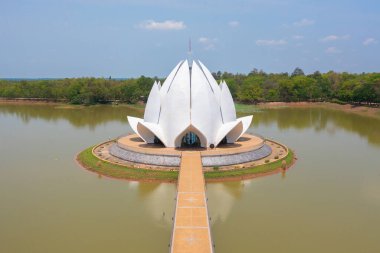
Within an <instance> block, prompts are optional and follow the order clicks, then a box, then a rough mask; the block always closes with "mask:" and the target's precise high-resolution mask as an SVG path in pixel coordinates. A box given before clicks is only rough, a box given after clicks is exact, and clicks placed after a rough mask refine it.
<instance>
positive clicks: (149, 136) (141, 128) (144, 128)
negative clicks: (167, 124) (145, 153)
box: [137, 122, 165, 145]
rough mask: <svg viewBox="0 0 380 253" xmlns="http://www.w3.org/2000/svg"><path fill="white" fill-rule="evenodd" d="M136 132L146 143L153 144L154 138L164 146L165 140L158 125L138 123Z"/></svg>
mask: <svg viewBox="0 0 380 253" xmlns="http://www.w3.org/2000/svg"><path fill="white" fill-rule="evenodd" d="M137 131H138V132H139V135H140V136H142V139H143V140H144V141H145V142H146V143H154V140H155V137H157V138H158V139H160V140H161V142H162V143H163V144H164V145H165V138H164V136H163V134H162V131H161V128H160V126H159V125H157V124H154V123H149V122H139V123H138V124H137Z"/></svg>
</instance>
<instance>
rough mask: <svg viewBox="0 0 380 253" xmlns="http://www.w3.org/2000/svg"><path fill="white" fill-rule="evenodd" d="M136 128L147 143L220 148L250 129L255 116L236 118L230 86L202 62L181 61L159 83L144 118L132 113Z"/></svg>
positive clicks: (153, 89) (131, 121)
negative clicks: (220, 145)
mask: <svg viewBox="0 0 380 253" xmlns="http://www.w3.org/2000/svg"><path fill="white" fill-rule="evenodd" d="M128 121H129V123H130V126H131V128H132V129H133V131H135V132H136V134H138V135H139V136H140V137H141V138H142V139H143V140H144V141H145V142H146V143H162V144H163V145H165V146H166V147H183V146H200V147H211V148H212V147H216V146H217V145H219V144H220V143H234V142H235V141H236V140H238V139H239V137H240V136H241V135H242V134H243V133H244V132H245V131H247V129H248V127H249V126H250V124H251V121H252V116H247V117H242V118H236V111H235V105H234V102H233V99H232V96H231V93H230V90H229V89H228V87H227V84H226V83H225V82H224V81H222V82H221V84H220V85H218V83H217V82H216V80H215V79H214V78H213V76H212V74H211V73H210V71H209V70H208V69H207V68H206V67H205V66H204V65H203V64H202V63H201V62H200V61H193V62H192V64H191V65H190V64H189V62H188V61H187V60H184V61H181V62H180V63H178V65H177V66H176V67H175V68H174V69H173V70H172V72H171V73H170V74H169V76H168V77H167V78H166V80H165V82H164V83H163V84H162V86H161V84H160V83H159V82H158V83H157V82H155V83H154V84H153V87H152V90H151V91H150V94H149V97H148V101H147V104H146V108H145V113H144V119H140V118H135V117H130V116H128Z"/></svg>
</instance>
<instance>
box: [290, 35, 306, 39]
mask: <svg viewBox="0 0 380 253" xmlns="http://www.w3.org/2000/svg"><path fill="white" fill-rule="evenodd" d="M292 38H293V39H294V40H302V39H304V38H305V37H304V36H302V35H294V36H293V37H292Z"/></svg>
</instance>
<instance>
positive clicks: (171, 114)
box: [159, 60, 190, 147]
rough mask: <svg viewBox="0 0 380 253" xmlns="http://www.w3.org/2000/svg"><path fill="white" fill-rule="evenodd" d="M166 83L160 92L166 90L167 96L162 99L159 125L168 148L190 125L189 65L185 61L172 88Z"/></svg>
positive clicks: (172, 82) (172, 83)
mask: <svg viewBox="0 0 380 253" xmlns="http://www.w3.org/2000/svg"><path fill="white" fill-rule="evenodd" d="M166 85H167V83H166V81H165V83H164V85H163V86H162V88H161V90H160V92H161V95H162V93H163V92H165V90H166V89H167V90H166V91H167V93H166V96H165V97H164V99H162V100H161V101H162V103H161V113H160V118H159V125H160V127H161V129H162V131H163V136H164V137H165V139H164V140H161V141H162V142H163V143H166V145H167V146H168V147H174V146H175V144H174V143H175V139H176V137H177V136H178V135H179V134H180V133H181V132H182V131H183V130H184V129H186V128H187V127H188V126H189V125H190V70H189V64H188V62H187V60H186V61H184V62H183V63H182V64H181V66H180V67H179V69H178V70H176V74H175V76H174V78H173V80H172V81H171V83H170V86H166Z"/></svg>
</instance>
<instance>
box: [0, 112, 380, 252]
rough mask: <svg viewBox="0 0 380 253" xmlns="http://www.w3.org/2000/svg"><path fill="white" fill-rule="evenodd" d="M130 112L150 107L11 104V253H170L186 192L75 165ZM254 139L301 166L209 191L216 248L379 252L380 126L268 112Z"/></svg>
mask: <svg viewBox="0 0 380 253" xmlns="http://www.w3.org/2000/svg"><path fill="white" fill-rule="evenodd" d="M127 114H130V115H135V116H137V115H140V116H141V110H136V109H134V108H130V107H126V106H114V107H113V106H93V107H84V108H83V107H73V108H71V107H69V108H67V107H66V106H54V105H0V144H1V145H0V205H1V206H0V252H33V253H34V252H36V253H40V252H41V253H44V252H168V243H169V240H170V235H171V227H172V223H171V217H172V214H173V212H174V200H173V199H174V197H175V194H176V188H175V185H173V184H159V183H136V182H128V181H119V180H112V179H108V178H104V177H99V176H98V175H96V174H93V173H90V172H88V171H85V170H83V169H80V168H79V167H78V166H77V165H76V163H75V162H74V157H75V154H76V153H77V152H79V151H80V150H82V149H84V148H86V147H88V146H90V145H93V144H94V143H98V142H101V141H104V140H106V139H108V138H114V137H117V136H119V135H121V134H126V133H128V132H131V129H130V128H129V126H128V123H127V121H126V115H127ZM250 131H251V132H254V133H258V134H261V135H264V136H266V137H269V138H273V139H276V140H278V141H280V142H283V143H286V144H287V145H288V146H290V147H291V148H293V149H294V150H295V151H296V154H297V156H298V161H297V163H296V165H295V166H294V167H293V168H292V169H291V170H289V171H288V172H287V173H286V174H278V175H274V176H269V177H264V178H259V179H254V180H247V181H242V182H226V183H215V184H208V185H207V194H208V198H209V211H210V216H211V218H212V234H213V239H214V243H215V245H216V252H219V253H222V252H226V253H227V252H292V253H294V252H302V253H303V252H334V253H337V252H345V253H347V252H355V253H357V252H369V253H372V252H380V240H379V235H380V120H378V119H372V118H368V117H361V116H358V115H354V114H348V113H344V112H339V111H334V110H327V109H317V108H314V109H310V108H309V109H305V108H277V109H267V110H258V109H257V110H256V112H255V117H254V123H253V127H252V128H251V129H250ZM164 212H165V216H164V215H163V213H164Z"/></svg>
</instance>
